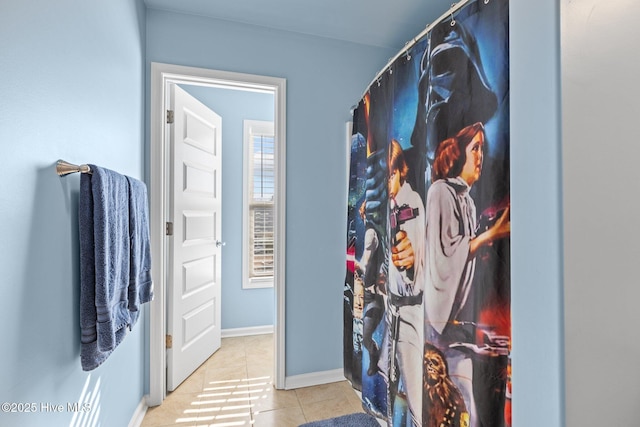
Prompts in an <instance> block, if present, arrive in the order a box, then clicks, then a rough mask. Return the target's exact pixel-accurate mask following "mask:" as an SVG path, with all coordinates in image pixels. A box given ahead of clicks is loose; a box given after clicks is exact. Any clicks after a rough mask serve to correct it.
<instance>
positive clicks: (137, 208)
mask: <svg viewBox="0 0 640 427" xmlns="http://www.w3.org/2000/svg"><path fill="white" fill-rule="evenodd" d="M127 181H128V184H129V236H130V248H131V250H130V257H129V258H130V274H129V315H130V318H131V326H133V325H135V323H136V321H137V320H138V316H139V313H140V304H144V303H146V302H149V301H151V300H152V299H153V282H152V281H151V250H150V247H151V245H150V240H149V209H148V200H147V186H146V185H145V184H144V182H142V181H139V180H137V179H135V178H131V177H127Z"/></svg>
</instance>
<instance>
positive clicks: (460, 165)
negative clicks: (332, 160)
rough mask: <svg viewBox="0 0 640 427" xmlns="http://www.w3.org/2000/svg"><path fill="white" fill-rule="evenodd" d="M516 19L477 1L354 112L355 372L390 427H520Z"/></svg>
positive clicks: (350, 303)
mask: <svg viewBox="0 0 640 427" xmlns="http://www.w3.org/2000/svg"><path fill="white" fill-rule="evenodd" d="M508 17H509V3H508V0H488V1H487V0H476V1H469V2H468V3H467V4H465V5H464V6H462V7H461V8H460V9H459V10H458V11H456V12H455V13H454V15H453V19H452V17H451V16H449V17H447V18H445V19H443V20H441V21H439V22H437V23H434V24H433V25H432V26H431V29H430V30H429V31H428V32H427V33H426V34H424V36H423V37H421V38H420V39H419V40H417V41H416V42H415V43H414V44H413V45H412V46H411V47H410V48H409V49H408V50H407V51H406V52H404V53H403V54H401V55H399V56H398V57H397V58H396V60H395V61H394V62H393V63H391V64H390V65H389V66H388V68H387V69H386V70H384V72H383V73H382V74H380V76H379V78H378V79H377V80H376V81H374V82H373V83H372V84H371V86H370V87H369V88H368V89H367V92H366V93H365V95H364V96H363V98H362V99H361V100H360V102H359V103H358V106H357V108H356V109H355V110H354V113H353V134H352V138H351V157H350V176H349V195H348V227H347V233H348V235H347V272H346V278H345V287H344V293H345V298H344V319H345V321H344V326H345V327H344V371H345V376H346V377H347V378H348V379H349V380H350V381H351V383H352V385H353V387H354V388H356V389H358V390H360V391H361V392H362V401H363V408H364V409H365V410H366V411H367V412H369V413H371V414H372V415H375V416H377V417H379V418H381V419H383V420H386V421H387V423H388V425H390V426H429V427H431V426H433V427H441V426H471V427H481V426H484V427H488V426H491V427H494V426H497V427H501V426H511V381H510V374H511V357H510V353H511V312H510V305H511V304H510V303H511V296H510V293H511V292H510V290H511V279H510V277H511V274H510V233H511V225H510V215H509V212H510V185H509V145H510V138H509V40H508V34H509V21H508Z"/></svg>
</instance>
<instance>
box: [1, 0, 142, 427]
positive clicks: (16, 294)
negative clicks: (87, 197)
mask: <svg viewBox="0 0 640 427" xmlns="http://www.w3.org/2000/svg"><path fill="white" fill-rule="evenodd" d="M0 9H1V12H0V94H1V97H0V144H1V145H2V147H3V152H4V161H3V166H2V168H0V182H1V183H2V184H0V185H1V187H2V191H1V192H0V218H2V221H1V222H0V235H1V236H2V240H1V242H2V243H0V265H1V268H0V271H1V272H2V273H1V274H2V279H0V295H2V298H0V323H1V324H2V325H3V326H2V331H3V332H2V344H1V345H0V402H21V403H31V402H33V403H36V405H37V408H36V409H37V412H36V413H31V414H11V413H9V414H7V413H0V425H3V426H5V425H6V426H9V425H11V426H18V425H20V426H45V425H48V426H69V425H74V426H75V425H79V423H80V422H81V421H83V420H84V422H85V424H84V425H103V426H126V425H127V424H128V422H129V420H130V419H131V416H132V415H133V413H134V410H135V408H136V406H137V405H138V403H139V402H140V400H141V398H142V396H143V394H144V389H145V381H144V378H145V371H146V362H145V360H146V357H147V356H146V354H145V345H144V342H145V339H144V338H145V337H144V335H145V334H144V330H145V325H144V323H139V324H138V325H137V326H136V327H135V329H134V331H133V332H132V333H131V334H129V336H128V337H127V338H126V339H125V340H124V342H123V344H122V345H121V346H120V347H118V348H117V349H116V351H115V352H114V353H113V354H112V356H111V357H110V358H109V359H108V360H107V361H106V362H105V363H104V364H103V365H102V366H101V367H99V368H98V369H96V370H94V371H92V372H90V373H85V372H83V371H82V370H81V367H80V334H79V264H78V256H79V255H78V252H79V247H78V231H77V206H78V187H79V175H78V174H75V175H73V176H69V177H66V178H59V177H58V176H57V175H56V173H55V168H54V164H55V162H56V161H57V160H58V159H65V160H68V161H71V162H74V163H96V164H99V165H103V166H105V167H108V168H111V169H115V170H118V171H120V172H122V173H125V174H128V175H131V176H134V177H141V176H142V174H143V169H142V165H143V139H144V129H143V123H144V115H143V113H144V110H143V109H144V102H143V100H144V96H145V94H144V74H143V72H144V56H145V52H144V49H145V39H144V38H145V9H144V6H143V5H142V2H141V1H129V0H114V1H102V2H86V1H80V0H58V1H55V2H52V1H48V0H3V1H2V2H1V6H0ZM90 394H91V395H90ZM91 396H94V398H95V400H92V402H93V406H92V409H91V412H89V413H88V414H86V415H88V416H91V417H93V418H92V420H94V421H95V424H91V423H89V422H87V421H89V420H88V419H87V418H81V417H80V414H77V415H76V414H74V413H73V412H68V411H67V407H66V405H67V403H73V402H78V401H89V400H87V399H89V398H90V397H91ZM41 403H51V404H55V405H63V406H64V410H63V413H60V414H53V413H46V412H43V411H42V410H41V408H40V404H41ZM74 415H75V418H74Z"/></svg>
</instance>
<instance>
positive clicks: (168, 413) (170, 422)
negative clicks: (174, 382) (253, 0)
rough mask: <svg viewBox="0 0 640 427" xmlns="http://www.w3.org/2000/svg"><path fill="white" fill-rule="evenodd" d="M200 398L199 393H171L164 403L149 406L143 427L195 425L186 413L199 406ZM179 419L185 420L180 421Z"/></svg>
mask: <svg viewBox="0 0 640 427" xmlns="http://www.w3.org/2000/svg"><path fill="white" fill-rule="evenodd" d="M198 400H199V398H198V395H197V394H182V395H177V394H173V393H172V394H170V395H168V396H167V398H166V399H165V400H164V402H162V405H160V406H156V407H153V408H149V409H148V410H147V413H146V415H145V417H144V420H143V421H142V427H160V426H175V425H181V426H188V425H195V422H193V423H189V422H188V421H187V420H185V418H186V417H185V414H186V413H187V411H189V410H190V409H194V408H197V407H198V405H197V402H198ZM179 420H184V421H180V422H179Z"/></svg>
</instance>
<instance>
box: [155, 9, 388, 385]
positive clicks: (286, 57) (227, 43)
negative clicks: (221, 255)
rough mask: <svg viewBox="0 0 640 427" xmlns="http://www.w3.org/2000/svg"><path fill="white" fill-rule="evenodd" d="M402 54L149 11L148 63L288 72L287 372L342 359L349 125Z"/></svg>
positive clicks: (271, 73)
mask: <svg viewBox="0 0 640 427" xmlns="http://www.w3.org/2000/svg"><path fill="white" fill-rule="evenodd" d="M394 53H395V52H391V51H388V50H385V49H379V48H373V47H366V46H362V45H356V44H353V43H346V42H340V41H336V40H330V39H322V38H318V37H310V36H305V35H300V34H295V33H288V32H283V31H275V30H269V29H266V28H261V27H255V26H248V25H241V24H234V23H230V22H226V21H217V20H212V19H207V18H203V17H198V16H192V15H182V14H174V13H169V12H163V11H158V10H149V11H148V13H147V61H148V63H149V62H163V63H171V64H178V65H187V66H194V67H202V68H211V69H217V70H226V71H234V72H240V73H250V74H261V75H267V76H275V77H283V78H286V79H287V148H286V149H287V194H286V201H287V225H286V227H287V228H286V232H287V241H286V251H287V254H286V256H287V265H286V273H285V274H286V277H285V280H286V299H287V300H286V353H287V359H286V375H287V376H291V375H297V374H306V373H310V372H317V371H326V370H332V369H340V367H341V366H342V286H343V285H342V283H343V281H344V274H345V239H346V238H345V236H346V225H345V224H346V159H345V153H346V147H345V122H346V121H347V120H349V119H350V113H349V109H350V107H351V106H352V105H354V104H355V103H357V101H358V99H359V98H360V96H361V95H362V93H363V92H364V90H365V88H366V86H367V85H368V84H369V82H370V81H371V79H372V78H373V76H374V75H375V74H376V72H377V70H378V69H379V68H380V67H382V66H384V64H385V63H386V61H387V60H388V58H389V57H391V56H392V55H393V54H394ZM237 214H238V215H239V214H240V211H238V212H237ZM227 240H228V239H227Z"/></svg>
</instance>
